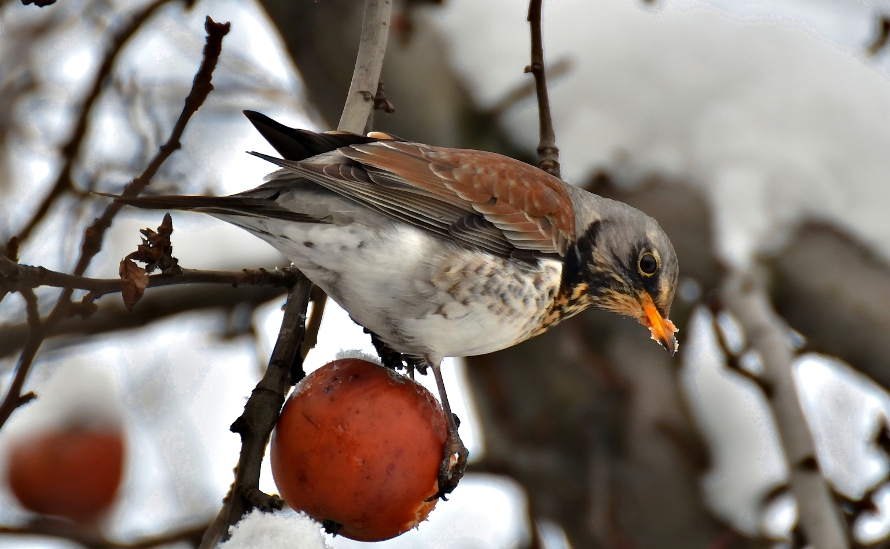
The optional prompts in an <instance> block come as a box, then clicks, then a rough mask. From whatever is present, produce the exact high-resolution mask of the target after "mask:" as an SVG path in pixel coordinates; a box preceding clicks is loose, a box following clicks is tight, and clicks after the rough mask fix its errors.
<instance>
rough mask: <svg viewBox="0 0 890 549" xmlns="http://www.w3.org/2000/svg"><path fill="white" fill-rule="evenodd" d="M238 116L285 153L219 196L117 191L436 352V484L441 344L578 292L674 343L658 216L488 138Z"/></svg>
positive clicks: (574, 306) (453, 449)
mask: <svg viewBox="0 0 890 549" xmlns="http://www.w3.org/2000/svg"><path fill="white" fill-rule="evenodd" d="M244 114H245V116H246V117H247V119H248V120H249V121H250V122H251V123H252V124H253V126H254V127H255V128H256V129H257V130H258V131H259V133H260V134H261V135H262V136H263V137H264V138H265V139H266V140H267V141H268V142H269V144H271V145H272V147H273V148H274V149H275V150H276V151H277V152H278V154H279V155H280V156H281V157H280V158H279V157H274V156H270V155H266V154H261V153H257V152H251V153H250V154H253V155H254V156H257V157H259V158H262V159H265V160H267V161H269V162H271V163H272V164H275V165H277V166H278V168H279V169H278V170H277V171H275V172H273V173H271V174H269V175H268V176H267V177H266V181H265V183H263V184H262V185H260V186H259V187H256V188H254V189H251V190H248V191H245V192H241V193H238V194H234V195H230V196H221V197H214V196H140V197H117V198H116V200H117V201H119V202H123V203H125V204H129V205H131V206H136V207H140V208H149V209H166V210H189V211H195V212H202V213H205V214H210V215H211V216H213V217H216V218H219V219H221V220H223V221H226V222H228V223H231V224H233V225H236V226H238V227H241V228H243V229H245V230H247V231H249V232H251V233H253V234H254V235H256V236H258V237H259V238H261V239H262V240H265V241H266V242H268V243H269V244H271V245H272V246H273V247H275V248H277V249H278V250H279V251H280V252H281V253H282V254H283V255H284V256H286V257H287V258H288V259H289V260H290V261H291V262H292V263H293V264H294V265H295V266H296V267H297V268H298V269H299V270H300V271H301V272H303V274H305V275H306V277H308V278H309V280H311V281H312V283H313V284H315V285H317V286H319V287H320V288H321V289H322V290H324V291H325V292H326V293H327V295H329V296H330V297H331V298H332V299H333V300H334V301H335V302H337V303H338V304H339V305H340V306H341V307H343V308H344V309H345V310H346V311H347V312H348V313H349V315H350V316H351V317H352V319H353V320H354V321H355V322H357V323H358V324H360V325H361V326H363V327H364V328H365V329H366V330H367V331H370V332H371V333H372V334H373V336H376V337H377V338H378V339H379V341H382V342H383V343H384V344H385V346H386V347H388V348H389V349H391V350H393V351H395V352H397V353H401V354H402V355H404V356H405V357H408V358H410V359H412V360H414V361H416V363H418V364H424V365H429V366H431V367H432V370H433V374H434V376H435V378H436V382H437V386H438V390H439V395H440V400H441V402H442V406H443V409H444V412H445V417H446V422H447V425H448V435H447V438H446V443H445V448H444V450H443V459H442V465H441V467H440V471H439V494H437V496H441V497H445V495H446V494H448V493H450V492H451V491H452V490H453V489H454V488H455V487H456V486H457V483H458V482H459V481H460V478H461V477H462V476H463V472H464V469H465V468H466V461H467V457H468V451H467V449H466V447H465V446H464V445H463V443H462V441H461V440H460V436H459V435H458V432H457V424H456V422H455V421H454V416H453V414H452V413H451V410H450V405H449V403H448V397H447V394H446V392H445V387H444V384H443V382H442V375H441V372H440V368H439V366H440V363H441V362H442V360H443V359H444V358H445V357H464V356H474V355H480V354H485V353H490V352H494V351H497V350H500V349H504V348H507V347H510V346H513V345H515V344H517V343H520V342H522V341H524V340H526V339H529V338H531V337H534V336H536V335H538V334H541V333H543V332H545V331H546V330H548V329H549V328H551V327H553V326H554V325H556V324H557V323H559V322H561V321H563V320H565V319H567V318H569V317H571V316H573V315H575V314H577V313H579V312H581V311H583V310H584V309H586V308H588V307H594V308H599V309H605V310H608V311H613V312H615V313H618V314H621V315H625V316H630V317H633V318H636V319H637V320H638V321H639V322H640V323H641V324H642V325H644V326H645V327H647V328H648V329H649V330H650V333H651V336H652V339H654V340H655V341H657V342H658V343H660V344H661V345H662V346H663V347H664V348H665V349H667V350H668V351H669V352H670V353H671V354H672V355H673V354H674V353H675V352H676V350H677V346H678V345H677V340H676V337H675V333H676V331H677V330H676V327H675V326H674V324H673V323H672V322H671V321H670V320H669V318H668V316H669V313H670V308H671V303H672V301H673V298H674V293H675V290H676V287H677V279H678V274H679V263H678V261H677V255H676V253H675V251H674V248H673V245H672V244H671V241H670V239H669V238H668V236H667V234H665V232H664V231H663V230H662V228H661V227H660V226H659V224H658V222H657V221H656V220H655V219H653V218H652V217H650V216H648V215H646V214H645V213H643V212H641V211H639V210H637V209H635V208H633V207H631V206H629V205H627V204H624V203H622V202H618V201H615V200H611V199H608V198H604V197H601V196H598V195H596V194H593V193H590V192H588V191H585V190H583V189H580V188H578V187H576V186H573V185H570V184H568V183H566V182H564V181H562V180H561V179H559V178H557V177H555V176H553V175H550V174H549V173H547V172H544V171H542V170H540V169H538V168H536V167H534V166H531V165H529V164H526V163H524V162H521V161H519V160H515V159H512V158H509V157H506V156H502V155H499V154H496V153H492V152H485V151H478V150H470V149H453V148H445V147H438V146H432V145H424V144H420V143H414V142H411V141H408V140H404V139H401V138H398V137H396V136H393V135H390V134H386V133H381V132H371V133H368V134H367V135H359V134H354V133H348V132H342V131H332V132H314V131H310V130H304V129H294V128H290V127H288V126H285V125H283V124H280V123H278V122H276V121H275V120H272V119H271V118H269V117H267V116H265V115H263V114H260V113H258V112H255V111H244Z"/></svg>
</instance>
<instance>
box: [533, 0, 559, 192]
mask: <svg viewBox="0 0 890 549" xmlns="http://www.w3.org/2000/svg"><path fill="white" fill-rule="evenodd" d="M543 2H544V0H531V2H529V5H528V22H529V24H530V26H531V34H532V64H531V65H529V66H528V67H526V68H525V72H530V73H532V74H533V75H534V77H535V87H536V89H537V92H538V120H539V121H540V126H541V139H540V142H539V143H538V158H539V159H540V161H539V162H538V167H539V168H541V169H542V170H544V171H545V172H547V173H549V174H550V175H553V176H555V177H559V176H560V170H559V149H557V148H556V134H555V133H554V132H553V118H551V116H550V99H549V97H548V95H547V78H546V76H545V74H544V39H543V37H542V32H541V7H542V6H541V5H542V4H543Z"/></svg>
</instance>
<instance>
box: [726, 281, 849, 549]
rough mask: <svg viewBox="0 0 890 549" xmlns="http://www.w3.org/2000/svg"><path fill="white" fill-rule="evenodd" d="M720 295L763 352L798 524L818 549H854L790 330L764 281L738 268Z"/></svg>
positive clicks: (763, 383)
mask: <svg viewBox="0 0 890 549" xmlns="http://www.w3.org/2000/svg"><path fill="white" fill-rule="evenodd" d="M721 295H722V297H723V301H724V303H725V304H726V307H727V309H728V310H729V311H730V312H731V313H732V314H733V315H734V316H735V317H736V318H737V319H738V321H739V322H740V323H741V325H742V326H743V327H744V329H745V333H746V334H747V336H748V339H749V340H750V342H751V348H752V349H754V350H756V351H757V352H758V353H759V354H760V358H761V361H762V363H763V373H762V374H761V376H760V384H761V386H762V387H763V388H764V393H765V394H766V395H767V397H768V398H769V402H770V405H771V407H772V410H773V414H774V415H775V418H776V425H777V427H778V431H779V437H780V440H781V441H782V445H783V447H784V449H785V458H786V459H787V461H788V469H789V471H790V474H791V482H790V486H791V492H792V493H793V494H794V496H795V498H796V499H797V507H798V513H799V517H800V519H799V524H800V526H801V528H802V530H803V534H804V536H805V538H806V540H807V541H808V543H810V544H811V545H812V547H813V548H814V549H849V547H850V541H849V537H848V535H847V533H846V527H845V525H844V522H843V519H842V518H841V515H840V513H839V512H838V509H837V507H835V504H834V500H833V498H832V494H831V490H830V488H829V486H828V483H827V482H826V481H825V477H824V476H823V475H822V472H821V471H820V469H819V464H818V462H817V461H816V446H815V443H814V441H813V435H812V433H811V432H810V429H809V426H808V424H807V420H806V417H805V416H804V413H803V409H802V408H801V404H800V400H799V399H798V395H797V390H796V387H795V383H794V378H793V372H792V363H793V359H794V349H793V348H792V346H791V340H790V338H789V329H788V327H787V326H786V325H785V324H784V322H783V321H782V319H781V318H780V317H779V316H778V315H777V314H776V313H775V311H774V310H773V308H772V305H771V304H770V301H769V298H768V294H767V292H766V289H765V288H764V284H763V282H762V280H760V279H758V278H757V277H756V276H755V275H754V274H753V273H750V272H739V271H735V272H732V273H730V274H729V275H728V276H727V278H726V280H725V281H724V283H723V287H722V291H721Z"/></svg>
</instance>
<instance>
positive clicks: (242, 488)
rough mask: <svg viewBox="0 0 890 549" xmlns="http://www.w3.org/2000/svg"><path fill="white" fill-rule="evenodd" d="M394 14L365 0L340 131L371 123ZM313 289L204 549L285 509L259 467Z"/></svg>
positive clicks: (252, 417)
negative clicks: (245, 519)
mask: <svg viewBox="0 0 890 549" xmlns="http://www.w3.org/2000/svg"><path fill="white" fill-rule="evenodd" d="M391 12H392V0H365V13H364V20H363V22H362V36H361V41H360V43H359V50H358V55H357V56H356V62H355V71H354V72H353V77H352V83H351V84H350V87H349V95H348V96H347V98H346V104H345V106H344V107H343V114H342V116H341V118H340V124H339V125H338V127H337V129H339V130H341V131H350V132H353V133H362V131H363V130H364V128H365V125H366V124H367V122H368V117H369V116H370V114H371V111H372V108H373V106H374V101H373V100H374V96H375V93H374V92H376V90H377V89H378V83H379V82H380V70H381V68H382V67H383V56H384V54H385V52H386V42H387V38H388V36H389V24H390V18H391ZM311 289H312V283H311V282H310V281H309V280H308V279H303V280H300V281H298V282H297V283H296V285H295V286H294V287H293V288H292V289H291V291H290V292H289V294H288V298H287V303H286V304H285V313H284V319H283V320H282V322H281V329H280V330H279V332H278V340H277V341H276V343H275V350H274V351H273V352H272V358H271V359H270V361H269V367H268V368H267V369H266V374H265V375H264V376H263V379H261V380H260V382H259V383H258V384H257V386H256V388H255V389H254V390H253V392H252V393H251V396H250V398H249V399H248V401H247V404H246V405H245V406H244V413H243V414H242V415H241V417H239V418H238V419H237V420H235V422H234V423H233V424H232V427H231V430H232V431H233V432H236V433H238V434H239V435H241V455H240V457H239V460H238V465H237V466H236V468H235V482H234V483H233V484H232V488H231V489H230V490H229V493H228V495H226V497H225V498H224V500H223V506H222V508H221V509H220V511H219V514H218V515H217V517H216V519H215V520H214V521H213V523H212V524H211V526H210V527H209V528H208V529H207V531H206V532H205V533H204V539H203V540H202V541H201V546H200V549H212V548H213V547H215V546H216V544H217V543H219V541H220V540H221V539H223V538H225V537H227V536H228V528H229V527H230V526H232V525H234V524H235V523H237V522H238V521H239V520H241V517H242V516H243V515H244V514H245V513H247V512H248V511H250V510H251V509H252V508H254V507H258V508H260V509H263V510H267V511H271V510H272V509H281V506H282V505H283V502H282V501H281V499H280V498H278V496H268V495H266V494H264V493H262V492H261V491H260V489H259V481H260V465H261V464H262V461H263V456H264V454H265V449H266V445H267V444H268V442H269V437H270V435H271V433H272V429H273V427H274V426H275V423H276V422H277V421H278V415H279V414H280V413H281V407H282V405H283V404H284V397H285V395H286V393H287V390H288V387H289V386H291V385H293V384H295V383H297V382H298V381H299V380H300V379H302V378H303V376H304V375H305V374H304V372H303V360H302V359H303V356H305V355H303V354H301V355H300V356H299V357H297V355H296V353H297V351H298V350H299V348H300V345H301V343H302V342H303V341H304V339H305V340H308V341H309V342H314V341H315V340H316V339H317V337H318V328H319V326H320V325H321V313H322V311H323V310H324V305H325V298H324V296H323V294H322V295H319V296H318V298H317V299H316V300H315V305H314V310H316V311H318V314H317V315H316V314H313V317H314V318H313V320H315V319H317V321H315V322H313V323H312V327H313V330H314V331H313V333H310V334H307V333H306V328H305V322H306V308H307V306H308V303H309V293H310V291H311Z"/></svg>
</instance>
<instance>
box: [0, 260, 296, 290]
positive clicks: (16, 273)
mask: <svg viewBox="0 0 890 549" xmlns="http://www.w3.org/2000/svg"><path fill="white" fill-rule="evenodd" d="M298 276H299V275H298V274H297V271H296V270H295V269H283V270H279V269H274V270H271V271H269V270H266V269H263V268H260V269H243V270H241V271H207V270H201V269H181V271H180V272H179V273H176V274H156V275H151V276H149V277H148V279H149V282H148V287H149V288H159V287H161V286H176V285H181V284H229V285H231V286H233V287H238V286H272V287H275V288H279V287H289V286H292V285H293V284H294V283H296V281H297V278H298ZM4 285H5V286H6V287H7V288H8V289H9V290H10V291H21V290H23V289H28V288H37V287H39V286H50V287H54V288H69V289H77V290H88V291H89V292H90V296H91V298H92V299H98V298H100V297H102V296H104V295H108V294H116V293H118V292H120V291H121V281H120V279H119V278H88V277H84V276H76V275H70V274H65V273H59V272H56V271H51V270H49V269H46V268H44V267H32V266H30V265H21V264H18V263H13V262H12V261H9V260H8V259H6V258H5V257H0V286H4Z"/></svg>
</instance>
